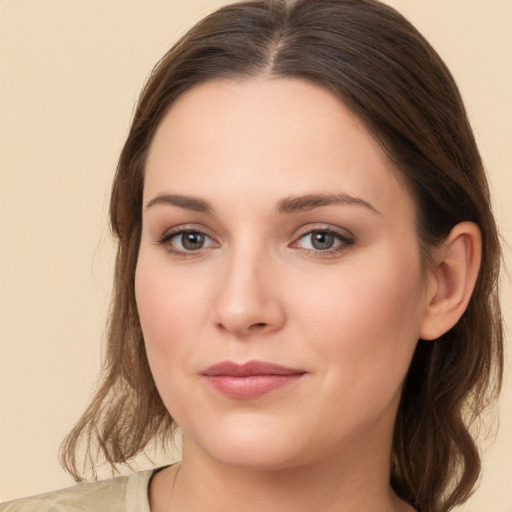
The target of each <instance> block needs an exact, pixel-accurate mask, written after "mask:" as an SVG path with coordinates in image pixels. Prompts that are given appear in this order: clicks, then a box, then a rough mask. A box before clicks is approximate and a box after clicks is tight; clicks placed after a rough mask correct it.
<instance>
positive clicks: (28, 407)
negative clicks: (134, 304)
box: [0, 0, 512, 512]
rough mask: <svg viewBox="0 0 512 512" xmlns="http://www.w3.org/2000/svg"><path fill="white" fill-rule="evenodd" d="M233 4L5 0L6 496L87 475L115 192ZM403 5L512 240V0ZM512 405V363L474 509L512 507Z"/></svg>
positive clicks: (2, 467)
mask: <svg viewBox="0 0 512 512" xmlns="http://www.w3.org/2000/svg"><path fill="white" fill-rule="evenodd" d="M222 3H226V2H223V1H221V0H179V1H177V0H166V1H157V0H145V1H144V0H137V1H135V0H124V1H123V0H101V1H100V0H33V1H29V0H0V166H1V167H0V263H1V264H0V343H1V346H0V350H1V352H0V353H1V357H0V415H1V416H0V501H2V500H6V499H10V498H14V497H17V496H21V495H26V494H33V493H38V492H42V491H45V490H50V489H54V488H58V487H63V486H67V485H70V484H71V481H70V479H69V477H67V476H66V475H65V474H64V473H63V472H62V470H61V469H60V467H59V465H58V461H57V458H56V455H57V450H58V446H59V443H60V441H61V439H62V438H63V436H64V435H65V433H66V432H67V431H68V430H69V429H70V428H71V426H72V425H73V422H74V421H75V420H76V419H77V418H78V415H79V414H80V412H81V411H82V409H83V408H84V406H85V404H86V403H87V400H88V398H89V397H90V395H91V393H92V390H93V388H94V383H95V379H96V376H97V372H98V369H99V358H100V340H101V339H102V337H103V324H104V320H105V314H106V310H107V305H108V297H109V290H110V276H111V271H112V247H111V243H110V240H109V234H108V229H107V228H106V225H107V214H106V212H107V201H108V194H109V187H110V182H111V179H112V175H113V171H114V168H115V164H116V159H117V156H118V153H119V151H120V148H121V145H122V143H123V140H124V137H125V136H126V134H127V130H128V125H129V120H130V116H131V113H132V108H133V105H134V103H135V100H136V97H137V94H138V92H139V90H140V88H141V86H142V84H143V82H144V79H145V77H146V76H147V73H148V72H149V70H150V69H151V67H152V66H153V64H154V63H155V62H156V61H157V59H158V58H159V57H160V56H161V55H162V54H163V53H164V51H165V50H166V49H167V48H168V47H169V45H170V44H171V42H172V41H174V40H175V39H176V38H177V37H178V36H179V35H180V34H182V33H183V32H184V31H185V30H186V28H187V27H189V26H190V25H191V24H192V23H193V22H194V21H196V20H197V19H199V18H200V17H201V16H202V15H204V14H205V13H206V12H208V11H210V10H211V9H213V8H214V7H216V6H218V5H220V4H222ZM389 3H391V4H392V5H394V6H395V7H397V8H398V9H399V10H400V11H402V12H403V13H404V14H405V15H406V16H407V17H409V19H410V20H411V21H413V23H415V24H416V26H417V27H418V28H419V29H420V30H421V31H422V32H423V33H424V34H425V35H426V36H427V38H428V39H429V40H430V41H431V42H432V44H433V45H434V46H435V47H436V48H437V49H438V51H439V52H440V54H441V55H442V56H443V58H444V59H445V60H446V62H447V64H448V66H449V67H450V68H451V69H452V71H453V73H454V75H455V77H456V79H457V81H458V83H459V85H460V88H461V90H462V94H463V96H464V98H465V100H466V103H467V107H468V110H469V113H470V116H471V119H472V122H473V127H474V129H475V132H476V135H477V138H478V141H479V144H480V147H481V151H482V153H483V157H484V160H485V162H486V165H487V168H488V170H489V174H490V178H491V183H492V187H493V189H494V190H495V192H496V194H495V202H496V212H497V215H498V218H499V221H500V224H501V226H502V232H503V235H504V237H505V238H506V239H508V240H509V241H512V173H511V162H512V93H511V91H512V28H511V24H512V0H474V1H472V0H390V1H389ZM506 258H507V259H508V260H510V252H507V254H506ZM503 290H504V297H505V299H506V300H505V315H506V318H507V319H508V324H509V325H511V324H512V314H511V310H512V307H511V300H510V295H511V293H510V291H511V287H510V283H509V282H508V281H506V282H505V283H504V287H503ZM509 368H510V364H509ZM511 402H512V379H511V378H510V371H509V373H508V380H507V385H506V388H505V392H504V394H503V399H502V408H501V425H500V431H499V435H498V437H497V440H496V442H495V443H494V444H490V447H489V448H488V450H487V453H486V457H485V467H484V476H483V480H482V485H481V489H480V490H479V491H478V492H477V493H476V495H475V496H474V498H473V499H472V500H471V502H470V503H469V504H468V505H467V506H466V507H464V510H465V511H467V512H477V511H478V512H484V511H492V512H512V403H511Z"/></svg>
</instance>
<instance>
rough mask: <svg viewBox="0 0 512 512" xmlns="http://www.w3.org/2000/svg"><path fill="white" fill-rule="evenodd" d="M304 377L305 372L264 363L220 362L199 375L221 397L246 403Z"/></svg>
mask: <svg viewBox="0 0 512 512" xmlns="http://www.w3.org/2000/svg"><path fill="white" fill-rule="evenodd" d="M306 373H307V372H305V371H304V370H299V369H295V368H287V367H285V366H281V365H277V364H274V363H268V362H263V361H249V362H247V363H244V364H237V363H234V362H231V361H223V362H221V363H217V364H214V365H213V366H210V367H209V368H207V369H206V370H205V371H204V372H202V374H201V375H202V376H203V377H204V378H205V379H206V382H207V383H208V385H209V386H211V387H212V388H214V389H215V390H216V391H218V392H220V393H222V394H223V395H225V396H227V397H229V398H234V399H239V400H249V399H253V398H258V397H260V396H263V395H266V394H267V393H270V392H272V391H276V390H278V389H281V388H283V387H286V386H289V385H291V384H293V383H294V382H296V381H297V380H299V379H301V378H302V377H303V376H304V375H305V374H306Z"/></svg>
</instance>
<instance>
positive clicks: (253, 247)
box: [215, 240, 284, 336]
mask: <svg viewBox="0 0 512 512" xmlns="http://www.w3.org/2000/svg"><path fill="white" fill-rule="evenodd" d="M277 274H278V268H277V265H276V263H275V261H273V258H272V257H271V254H270V253H269V250H268V248H265V247H262V246H261V244H255V243H254V241H250V240H246V241H244V242H239V243H237V244H234V246H233V247H232V248H231V250H229V251H228V253H227V254H226V256H225V266H224V269H223V272H222V276H220V277H221V278H220V279H219V283H218V287H219V288H218V296H217V301H216V306H215V321H216V323H217V325H218V326H219V327H221V328H223V329H226V330H227V331H230V332H232V333H234V334H237V335H241V336H243V335H247V334H252V333H255V332H260V333H261V332H271V331H274V330H276V329H278V328H280V327H281V326H282V324H283V322H284V309H283V304H282V302H281V300H280V293H279V290H278V287H276V284H277V281H278V277H279V276H278V275H277Z"/></svg>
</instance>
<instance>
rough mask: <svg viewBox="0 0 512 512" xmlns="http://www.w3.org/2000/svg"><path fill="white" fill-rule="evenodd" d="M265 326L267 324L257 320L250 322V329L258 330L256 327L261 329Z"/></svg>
mask: <svg viewBox="0 0 512 512" xmlns="http://www.w3.org/2000/svg"><path fill="white" fill-rule="evenodd" d="M266 326H267V324H265V323H263V322H259V323H257V324H252V325H251V327H250V329H254V330H258V329H263V328H264V327H266Z"/></svg>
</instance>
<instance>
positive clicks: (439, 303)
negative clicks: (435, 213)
mask: <svg viewBox="0 0 512 512" xmlns="http://www.w3.org/2000/svg"><path fill="white" fill-rule="evenodd" d="M481 257H482V237H481V234H480V229H479V228H478V226H477V225H476V224H474V223H473V222H461V223H460V224H457V225H456V226H455V227H454V228H453V229H452V231H451V232H450V235H449V236H448V238H447V239H446V240H445V241H444V242H443V244H442V245H441V246H440V247H439V248H438V249H436V251H435V253H434V260H435V267H434V269H433V270H432V271H431V272H430V275H429V279H430V280H429V283H428V286H427V297H426V307H425V311H424V314H423V319H422V323H421V329H420V337H421V338H422V339H424V340H433V339H436V338H439V336H441V335H443V334H444V333H445V332H447V331H449V330H450V329H451V328H452V327H453V326H454V325H455V324H456V323H457V322H458V321H459V319H460V317H461V316H462V314H463V313H464V311H465V310H466V307H467V305H468V303H469V299H470V298H471V294H472V293H473V289H474V287H475V283H476V279H477V277H478V271H479V269H480V261H481Z"/></svg>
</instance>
